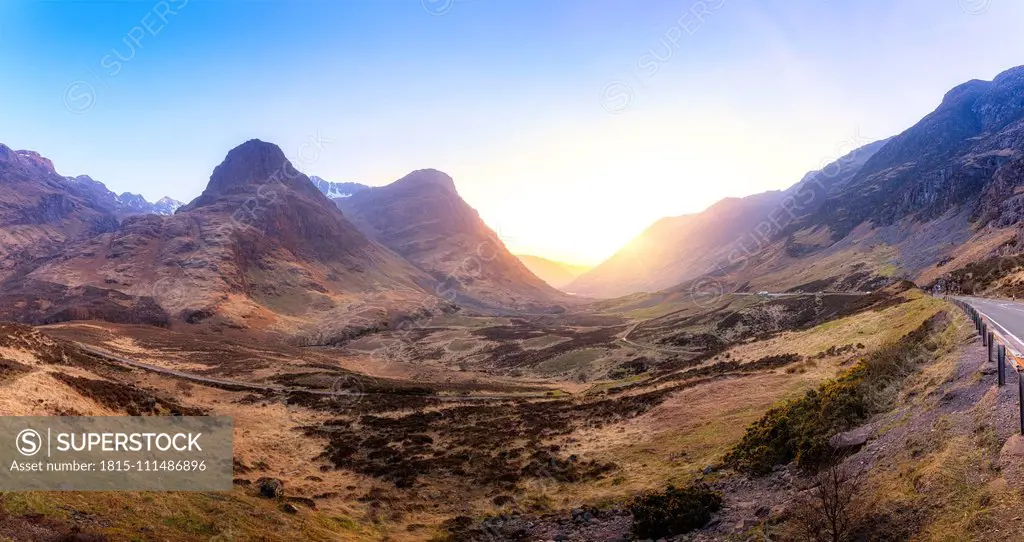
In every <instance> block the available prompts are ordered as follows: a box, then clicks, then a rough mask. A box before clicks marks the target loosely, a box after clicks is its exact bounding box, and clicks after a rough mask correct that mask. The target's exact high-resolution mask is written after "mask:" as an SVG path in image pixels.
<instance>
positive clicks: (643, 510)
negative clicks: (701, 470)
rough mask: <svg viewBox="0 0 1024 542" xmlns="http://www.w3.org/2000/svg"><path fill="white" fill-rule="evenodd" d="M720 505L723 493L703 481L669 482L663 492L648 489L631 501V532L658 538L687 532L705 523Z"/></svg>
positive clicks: (643, 536) (639, 536)
mask: <svg viewBox="0 0 1024 542" xmlns="http://www.w3.org/2000/svg"><path fill="white" fill-rule="evenodd" d="M721 508H722V496H721V495H720V494H718V493H716V492H714V491H711V488H709V487H708V486H707V485H706V484H694V485H691V486H689V487H686V488H683V489H677V488H675V487H673V486H668V489H666V490H665V491H664V492H662V493H647V494H644V495H641V496H639V497H637V498H635V499H633V501H632V502H630V504H629V510H630V512H632V513H633V536H634V537H636V538H641V539H646V538H653V539H657V538H663V537H666V536H675V535H680V534H683V533H687V532H690V531H692V530H694V529H698V528H700V527H703V526H704V525H706V524H707V523H708V522H709V521H711V514H714V513H715V512H717V511H718V510H720V509H721Z"/></svg>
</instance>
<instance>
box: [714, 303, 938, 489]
mask: <svg viewBox="0 0 1024 542" xmlns="http://www.w3.org/2000/svg"><path fill="white" fill-rule="evenodd" d="M947 322H948V317H947V315H946V314H945V313H939V314H936V315H935V316H932V317H931V318H929V319H928V320H927V321H925V322H924V323H923V324H922V325H921V326H920V327H919V328H917V329H916V330H914V331H912V332H911V333H909V334H907V335H906V336H905V337H903V338H902V339H900V340H899V341H897V342H895V343H893V344H889V345H886V346H884V347H882V348H880V349H879V350H877V351H875V352H873V353H871V355H869V356H867V357H866V358H864V359H862V360H860V361H859V362H858V363H857V365H855V366H854V367H852V368H851V369H849V370H848V371H846V372H844V373H843V374H841V375H840V376H839V377H837V378H836V379H834V380H829V381H828V382H825V383H824V384H822V385H821V386H820V387H819V388H818V389H816V390H811V391H808V392H807V394H805V395H804V396H803V397H801V398H799V399H795V400H792V401H789V402H787V403H785V404H783V405H781V406H777V407H775V408H772V409H771V410H769V411H768V412H766V413H765V415H764V416H762V417H761V419H760V420H758V421H756V422H754V423H753V424H752V425H751V426H750V427H748V428H747V432H746V434H745V435H744V436H743V439H742V440H741V441H740V442H739V444H737V445H736V446H735V447H734V448H733V449H732V450H731V451H730V452H729V453H728V454H727V455H726V456H725V458H724V463H725V464H726V465H727V466H729V467H732V468H734V469H736V470H738V471H741V472H746V473H749V474H755V475H763V474H767V473H769V472H771V470H772V468H773V467H774V466H775V465H783V464H786V463H789V462H791V461H796V462H797V464H798V465H800V466H801V467H804V468H808V469H816V468H818V467H820V466H821V465H822V464H823V463H824V462H825V461H826V460H828V459H830V458H832V457H833V456H834V450H832V447H831V446H830V445H829V439H830V438H831V437H832V436H834V435H836V434H837V433H840V432H842V431H847V430H849V429H852V428H853V427H855V426H856V425H857V424H859V423H862V422H864V421H866V420H867V418H868V417H870V416H871V415H872V414H874V413H876V412H879V411H881V410H883V409H884V408H886V407H887V406H888V404H889V403H890V402H891V401H892V399H893V398H894V397H895V395H896V391H897V390H898V389H899V386H900V384H901V383H902V382H903V381H904V380H905V379H906V377H907V376H908V375H909V374H910V373H911V372H913V371H914V370H915V369H916V366H917V364H918V363H919V362H920V360H921V359H923V358H926V357H929V356H930V355H931V354H932V353H933V352H934V351H935V350H936V346H935V345H934V343H933V342H932V341H930V340H929V339H930V337H931V334H932V332H933V331H934V330H935V329H937V328H938V327H939V326H940V325H944V324H945V323H947Z"/></svg>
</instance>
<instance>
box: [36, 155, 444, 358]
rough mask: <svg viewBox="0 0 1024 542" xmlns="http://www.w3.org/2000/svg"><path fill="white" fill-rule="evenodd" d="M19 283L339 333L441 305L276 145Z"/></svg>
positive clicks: (204, 319) (248, 325)
mask: <svg viewBox="0 0 1024 542" xmlns="http://www.w3.org/2000/svg"><path fill="white" fill-rule="evenodd" d="M26 280H37V281H43V282H47V283H53V284H58V285H61V286H64V287H68V288H87V287H91V288H100V289H111V290H117V291H118V292H120V293H124V294H127V295H129V296H134V297H138V298H152V299H153V300H155V302H156V303H157V304H158V305H159V306H160V307H162V308H163V309H164V310H165V311H166V312H167V314H168V318H169V321H170V322H171V324H172V325H180V324H199V323H202V324H204V325H206V326H208V327H210V328H212V329H251V330H257V331H258V330H267V331H268V332H274V333H281V334H285V335H289V336H302V335H310V334H314V333H315V334H317V335H318V336H321V337H328V338H330V337H336V336H346V335H347V334H350V333H354V332H357V330H358V329H363V328H370V327H374V326H380V325H387V323H388V321H389V318H391V317H393V316H394V315H401V314H412V313H416V312H421V311H429V310H432V309H434V308H436V307H438V306H443V302H439V301H438V300H437V299H436V298H435V297H433V296H431V295H430V294H428V293H427V290H426V289H427V288H430V287H431V286H432V285H433V283H434V281H433V280H432V279H431V278H430V277H429V276H427V275H425V274H424V273H422V272H421V271H419V270H418V269H416V268H415V267H413V266H412V265H410V264H409V263H408V262H406V261H405V260H404V259H402V258H401V257H399V256H398V255H396V254H395V253H393V252H391V251H390V250H388V249H387V248H385V247H383V246H381V245H379V244H377V243H376V242H374V241H372V240H370V239H368V238H367V237H366V236H365V235H363V234H362V233H361V232H360V231H359V230H358V229H357V228H356V227H355V226H353V225H352V224H351V223H349V222H348V221H347V220H346V219H345V218H344V216H342V214H341V212H340V211H339V210H338V209H337V207H336V206H335V205H334V204H333V203H331V201H330V200H328V199H327V197H326V196H324V195H323V194H322V193H321V192H320V191H319V190H318V189H317V188H316V187H315V186H313V184H312V183H311V182H310V180H309V179H308V178H307V177H306V176H305V175H303V174H301V173H299V172H298V171H296V170H295V169H294V167H293V166H292V164H291V163H290V162H288V160H287V159H286V158H285V156H284V154H283V153H282V152H281V150H280V149H279V148H278V147H277V146H275V145H272V144H270V143H265V142H262V141H259V140H252V141H248V142H246V143H244V144H242V145H240V146H238V147H236V148H235V149H233V150H231V151H230V152H229V153H228V154H227V156H226V157H225V159H224V161H223V162H222V163H221V164H220V165H218V166H217V167H216V169H214V171H213V174H212V175H211V177H210V180H209V183H208V184H207V187H206V189H205V190H204V191H203V193H202V195H200V196H199V197H198V198H196V199H195V200H194V201H192V202H191V203H189V204H188V205H185V206H183V207H181V208H180V209H178V210H177V212H176V213H175V214H174V215H171V216H159V215H144V216H133V217H130V218H127V219H125V220H124V221H123V222H122V223H121V224H120V226H119V227H115V228H113V229H112V230H111V231H106V232H103V233H101V234H99V235H95V236H92V237H89V238H86V239H83V240H80V241H78V242H75V243H73V244H71V245H70V246H67V247H65V249H64V250H63V251H62V254H60V255H59V256H58V257H55V258H52V259H50V260H49V261H47V262H45V263H44V264H42V265H40V266H39V267H38V268H37V269H35V270H34V271H32V272H31V273H30V274H29V275H28V276H27V277H26Z"/></svg>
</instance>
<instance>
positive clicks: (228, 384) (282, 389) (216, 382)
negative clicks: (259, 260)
mask: <svg viewBox="0 0 1024 542" xmlns="http://www.w3.org/2000/svg"><path fill="white" fill-rule="evenodd" d="M75 346H77V347H79V348H81V349H82V350H83V351H85V352H88V353H90V354H92V355H94V356H98V357H101V358H103V359H105V360H107V361H110V362H113V363H117V364H120V365H125V366H128V367H133V368H136V369H142V370H144V371H149V372H153V373H158V374H162V375H167V376H173V377H175V378H181V379H183V380H189V381H192V382H196V383H198V384H209V385H212V386H215V387H216V386H219V387H222V388H227V389H229V390H230V389H231V388H235V389H237V390H251V391H262V392H273V393H308V394H311V395H323V396H328V397H362V396H364V395H386V396H396V397H424V398H429V399H436V400H439V401H451V402H467V401H513V400H520V399H523V400H525V399H547V400H557V399H559V398H558V397H551V396H549V395H546V394H516V395H458V396H454V395H422V394H419V395H417V394H407V393H389V392H380V391H375V392H369V391H340V390H321V389H309V388H299V387H295V386H281V385H278V384H259V383H255V382H245V381H241V380H228V379H224V378H213V377H209V376H203V375H198V374H195V373H189V372H186V371H179V370H177V369H168V368H167V367H160V366H159V365H152V364H149V363H143V362H141V361H135V360H131V359H128V358H124V357H121V356H118V355H116V354H112V353H110V352H107V351H106V350H102V349H99V348H95V347H92V346H88V345H85V344H82V343H80V342H76V343H75ZM366 378H370V379H372V378H373V377H370V376H367V377H366ZM231 391H234V390H231ZM552 391H555V390H552ZM563 393H565V392H563Z"/></svg>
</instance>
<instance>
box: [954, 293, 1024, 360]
mask: <svg viewBox="0 0 1024 542" xmlns="http://www.w3.org/2000/svg"><path fill="white" fill-rule="evenodd" d="M957 299H959V300H961V301H965V302H967V303H968V304H969V305H971V306H972V307H974V308H975V309H977V310H978V312H980V313H981V314H982V316H984V317H985V318H986V319H987V320H989V321H991V322H993V323H994V324H995V325H994V326H993V327H994V328H995V329H993V330H992V331H995V332H996V333H998V334H1000V335H1002V336H1003V338H1004V339H1006V341H1007V343H1008V344H1007V346H1008V347H1010V349H1011V350H1015V351H1016V353H1017V354H1018V356H1020V355H1021V354H1024V301H1009V300H1005V299H987V298H983V297H967V296H964V297H958V298H957Z"/></svg>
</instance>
